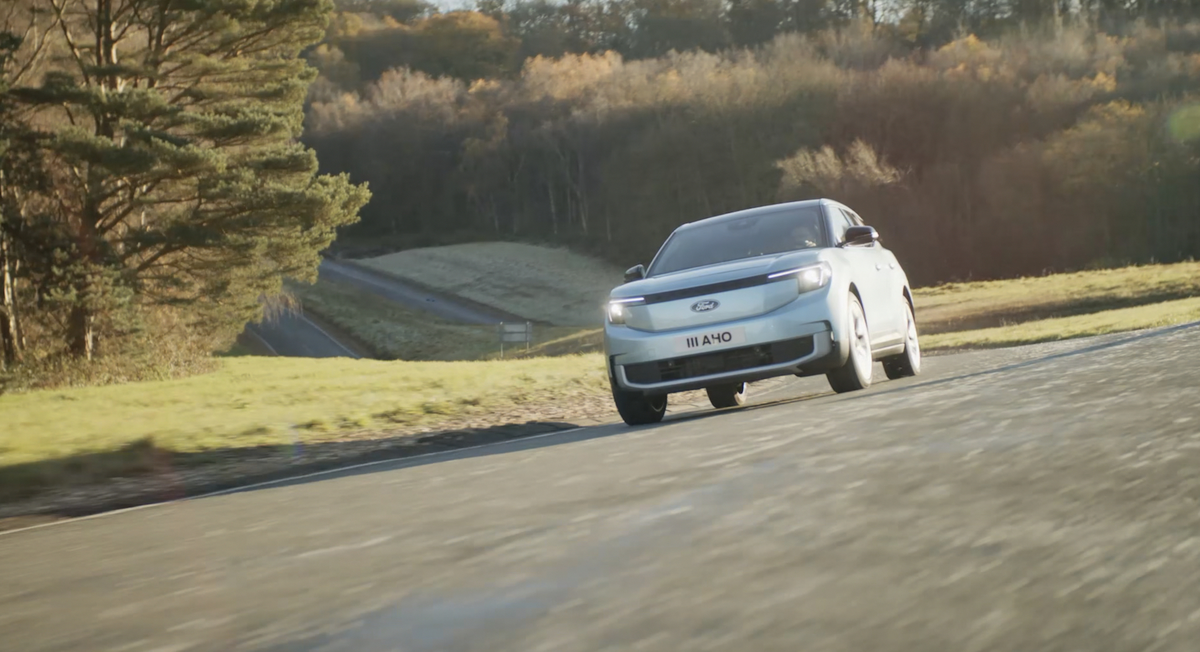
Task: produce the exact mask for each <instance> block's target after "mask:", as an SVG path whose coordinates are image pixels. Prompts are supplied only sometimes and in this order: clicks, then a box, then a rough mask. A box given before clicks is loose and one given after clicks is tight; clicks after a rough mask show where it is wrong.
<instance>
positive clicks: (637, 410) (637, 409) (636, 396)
mask: <svg viewBox="0 0 1200 652" xmlns="http://www.w3.org/2000/svg"><path fill="white" fill-rule="evenodd" d="M612 395H613V403H615V404H616V405H617V412H618V413H619V414H620V415H621V419H622V420H624V421H625V423H627V424H629V425H631V426H643V425H646V424H648V423H658V422H659V421H662V418H663V415H664V414H666V413H667V395H666V394H659V395H657V396H646V395H645V394H643V393H641V392H627V391H625V390H622V389H618V388H617V387H616V386H613V388H612Z"/></svg>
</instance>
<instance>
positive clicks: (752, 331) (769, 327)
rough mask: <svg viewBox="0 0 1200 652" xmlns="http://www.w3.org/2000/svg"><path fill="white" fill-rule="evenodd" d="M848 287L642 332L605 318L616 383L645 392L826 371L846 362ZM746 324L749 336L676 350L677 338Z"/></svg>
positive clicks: (610, 365)
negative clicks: (755, 311) (764, 309)
mask: <svg viewBox="0 0 1200 652" xmlns="http://www.w3.org/2000/svg"><path fill="white" fill-rule="evenodd" d="M833 296H842V293H840V292H835V291H831V288H828V287H826V288H824V289H823V290H822V291H818V292H814V293H812V294H810V295H801V296H800V297H799V298H797V299H796V300H795V301H793V302H791V303H789V304H787V305H785V306H783V307H781V308H779V309H777V310H774V311H772V312H769V313H766V314H763V315H758V316H756V317H750V318H746V319H739V320H736V321H730V322H724V323H720V324H705V325H703V326H697V327H695V328H681V329H675V330H670V331H660V332H648V331H639V330H634V329H632V328H628V327H626V326H615V325H613V324H606V326H605V332H604V345H605V351H606V353H607V359H608V371H609V378H610V380H611V381H612V383H613V385H614V386H615V387H618V388H620V389H623V390H626V391H640V392H643V393H645V394H665V393H671V392H682V391H687V390H692V389H701V388H704V387H710V386H713V385H717V384H722V383H730V382H752V381H755V380H762V379H764V378H772V377H775V376H787V375H811V374H816V373H824V372H825V371H828V370H830V369H833V368H836V367H838V366H841V364H842V363H844V362H845V358H846V353H845V351H844V350H842V349H843V347H841V346H840V345H839V342H840V341H842V339H843V338H841V337H840V336H839V334H840V333H843V332H845V331H844V328H843V324H844V321H845V311H844V310H839V307H840V306H841V305H842V304H844V301H842V300H834V299H832V297H833ZM730 327H740V328H742V329H744V332H745V335H746V339H745V342H741V343H738V344H736V345H731V346H726V347H720V348H717V347H714V348H711V349H708V350H705V351H704V352H702V353H696V354H686V355H685V354H680V353H678V352H676V350H675V342H676V340H677V338H680V337H687V336H690V335H702V334H704V333H710V332H712V331H713V330H715V329H719V328H730Z"/></svg>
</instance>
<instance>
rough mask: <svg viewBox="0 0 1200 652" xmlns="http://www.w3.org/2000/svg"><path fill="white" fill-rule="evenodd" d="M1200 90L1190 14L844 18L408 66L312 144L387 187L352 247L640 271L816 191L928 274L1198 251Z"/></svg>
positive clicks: (339, 112)
mask: <svg viewBox="0 0 1200 652" xmlns="http://www.w3.org/2000/svg"><path fill="white" fill-rule="evenodd" d="M900 27H903V25H901V26H900ZM1198 85H1200V28H1197V27H1196V26H1190V25H1184V24H1182V23H1179V22H1176V23H1164V24H1163V26H1159V27H1155V26H1151V25H1149V24H1146V23H1121V25H1120V26H1119V27H1112V28H1110V29H1108V31H1105V30H1102V29H1099V28H1097V27H1094V26H1091V25H1089V24H1087V23H1086V22H1084V21H1076V22H1075V23H1074V24H1072V25H1068V26H1065V27H1064V26H1062V25H1059V26H1055V25H1054V24H1053V23H1048V24H1046V25H1045V26H1044V27H1042V28H1039V29H1032V28H1026V29H1023V30H1022V29H1017V28H1013V29H1008V30H1002V31H998V32H996V33H995V34H994V35H992V36H989V37H988V38H977V37H976V36H972V35H966V36H963V37H960V38H956V39H953V40H949V41H948V42H945V43H943V44H941V45H938V46H936V47H924V46H921V45H920V44H914V43H912V42H909V41H906V40H905V38H904V37H903V34H902V30H900V29H899V28H897V27H895V26H892V27H891V28H887V29H885V28H884V27H883V26H873V25H871V24H868V23H861V22H859V23H856V22H851V23H847V24H844V25H843V26H842V27H838V28H831V29H827V30H824V31H817V32H811V33H809V34H806V35H805V34H783V35H779V36H776V37H774V38H773V39H772V40H770V41H768V42H765V43H764V44H761V45H758V46H755V47H750V48H727V49H722V50H718V51H715V52H706V51H704V50H699V49H697V50H692V51H687V52H682V53H680V52H670V53H667V54H664V55H662V56H657V57H645V58H640V59H638V58H634V57H633V55H632V54H629V55H622V54H621V53H619V52H616V51H612V50H609V51H601V52H595V53H583V54H569V53H568V54H565V55H563V56H560V57H555V58H547V57H540V56H535V57H532V58H529V59H527V60H525V61H524V62H523V64H522V65H521V66H520V67H519V69H516V70H514V71H512V72H511V73H510V74H501V75H495V76H491V77H489V78H486V79H476V80H474V81H466V80H464V79H463V78H456V77H454V76H440V77H438V76H433V75H430V74H425V73H423V72H418V71H414V69H413V68H411V67H400V68H395V69H392V70H389V71H387V72H384V73H382V75H381V76H380V77H379V78H378V79H377V80H374V81H370V82H364V83H362V85H361V86H359V87H344V86H343V87H339V88H338V89H337V90H336V92H327V93H326V95H325V96H324V97H323V98H316V99H314V101H312V102H311V103H310V106H309V109H308V114H307V123H306V125H307V129H306V134H305V139H306V141H307V142H308V143H309V144H310V145H312V146H313V147H314V148H315V149H316V150H317V152H318V153H319V155H320V160H321V164H322V167H323V169H325V170H327V171H349V172H350V174H351V176H352V178H354V179H356V180H361V181H368V182H369V183H370V186H371V188H372V190H373V192H374V198H373V199H372V201H371V203H370V204H369V205H368V206H367V207H366V208H365V209H364V211H363V219H362V222H361V223H360V224H358V225H355V226H353V227H349V229H348V230H346V231H345V233H344V235H343V241H345V242H352V241H355V240H358V241H361V240H363V239H364V238H367V239H369V240H370V241H371V242H373V243H380V242H388V241H389V240H390V242H391V245H390V246H411V245H413V244H424V243H432V242H441V241H447V240H454V239H462V238H469V237H473V238H492V239H494V238H510V237H515V238H523V239H543V240H554V241H560V242H566V243H569V244H572V245H575V246H578V247H583V248H586V249H588V250H591V251H595V252H599V253H601V254H603V255H605V256H607V257H609V258H611V259H613V260H615V261H617V262H620V263H627V264H633V263H635V262H645V261H646V260H647V259H648V257H649V256H651V255H652V254H653V253H654V250H655V249H656V247H657V246H658V245H659V243H661V241H662V238H663V237H664V236H666V235H667V234H668V233H669V232H670V231H671V230H672V229H673V228H675V227H676V226H678V225H679V224H681V223H684V222H687V221H690V220H695V219H698V218H703V217H706V216H709V215H714V214H718V213H722V212H726V211H730V210H734V209H739V208H744V207H748V206H754V205H758V204H763V203H768V202H773V201H777V200H784V199H795V198H803V197H814V196H821V195H823V196H831V197H836V198H838V199H840V200H843V201H846V202H847V203H849V204H851V205H852V206H854V207H856V208H857V209H859V211H860V212H861V213H862V214H863V215H864V216H865V217H866V218H867V219H868V220H869V221H870V222H871V223H872V224H873V225H875V226H877V227H878V228H879V229H880V231H881V233H882V235H883V237H884V239H885V241H887V243H888V244H889V246H891V247H892V248H893V249H895V250H896V251H897V252H898V255H899V256H900V257H901V259H902V260H903V261H904V262H905V265H906V267H907V268H908V269H909V270H910V273H911V275H912V276H913V278H914V281H916V282H918V283H922V284H927V283H934V282H938V281H945V280H951V279H963V278H985V277H1003V276H1011V275H1018V274H1030V273H1040V272H1043V271H1045V270H1049V269H1056V270H1062V269H1072V268H1080V267H1086V266H1094V265H1105V264H1111V263H1116V262H1129V261H1149V260H1160V261H1166V260H1177V259H1182V258H1187V257H1190V256H1195V255H1196V254H1198V253H1200V158H1198V156H1200V145H1198V141H1197V139H1196V136H1197V132H1198V130H1200V111H1197V109H1196V108H1195V104H1194V103H1193V101H1194V99H1197V98H1195V97H1194V95H1193V93H1194V92H1195V91H1196V89H1197V86H1198ZM326 90H327V91H329V90H330V89H328V88H327V89H326Z"/></svg>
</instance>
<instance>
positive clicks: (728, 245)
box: [649, 206, 829, 276]
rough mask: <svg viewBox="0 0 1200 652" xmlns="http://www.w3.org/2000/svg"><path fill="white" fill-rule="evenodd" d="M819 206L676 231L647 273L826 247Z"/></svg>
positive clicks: (661, 272) (653, 273) (675, 270)
mask: <svg viewBox="0 0 1200 652" xmlns="http://www.w3.org/2000/svg"><path fill="white" fill-rule="evenodd" d="M822 222H823V220H822V219H821V209H820V207H816V206H814V207H811V208H792V209H786V210H779V211H774V212H771V213H764V214H760V215H754V216H751V217H742V218H738V219H735V220H727V221H722V222H716V223H713V224H705V225H700V226H694V227H691V228H687V229H683V230H681V231H676V232H675V233H674V234H673V235H672V236H671V237H670V238H668V239H667V243H666V244H665V245H663V248H662V251H661V252H659V254H658V256H657V257H656V258H655V260H654V263H653V264H652V265H651V266H650V271H649V275H651V276H653V275H656V274H668V273H670V272H677V271H679V270H681V269H691V268H693V267H703V266H705V265H715V264H717V263H725V262H729V261H732V260H741V259H743V258H754V257H755V256H768V255H772V254H780V253H784V252H787V251H795V250H797V249H812V248H815V247H827V246H829V245H828V239H827V236H826V234H825V228H824V226H823V224H822Z"/></svg>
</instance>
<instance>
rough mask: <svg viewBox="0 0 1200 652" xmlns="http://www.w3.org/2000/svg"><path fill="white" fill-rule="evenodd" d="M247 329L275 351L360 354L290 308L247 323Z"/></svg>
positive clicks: (339, 355) (319, 355) (326, 355)
mask: <svg viewBox="0 0 1200 652" xmlns="http://www.w3.org/2000/svg"><path fill="white" fill-rule="evenodd" d="M246 330H248V331H249V332H250V334H251V335H253V336H254V337H257V338H258V340H259V341H260V342H262V343H263V344H265V345H266V347H267V348H268V349H270V350H271V351H272V352H273V353H274V354H275V355H283V356H294V357H301V358H357V357H359V356H358V354H357V353H355V352H354V351H353V350H352V349H351V348H349V347H348V346H347V345H346V344H344V343H342V342H341V341H339V340H338V339H337V338H336V337H334V336H333V335H332V334H330V333H329V332H328V331H326V330H325V329H323V328H321V327H320V326H318V325H317V324H314V323H313V321H312V320H311V319H309V318H308V317H305V316H304V314H303V313H292V312H288V313H284V314H281V315H278V316H276V317H272V318H270V319H265V320H263V322H262V323H261V324H247V325H246Z"/></svg>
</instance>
